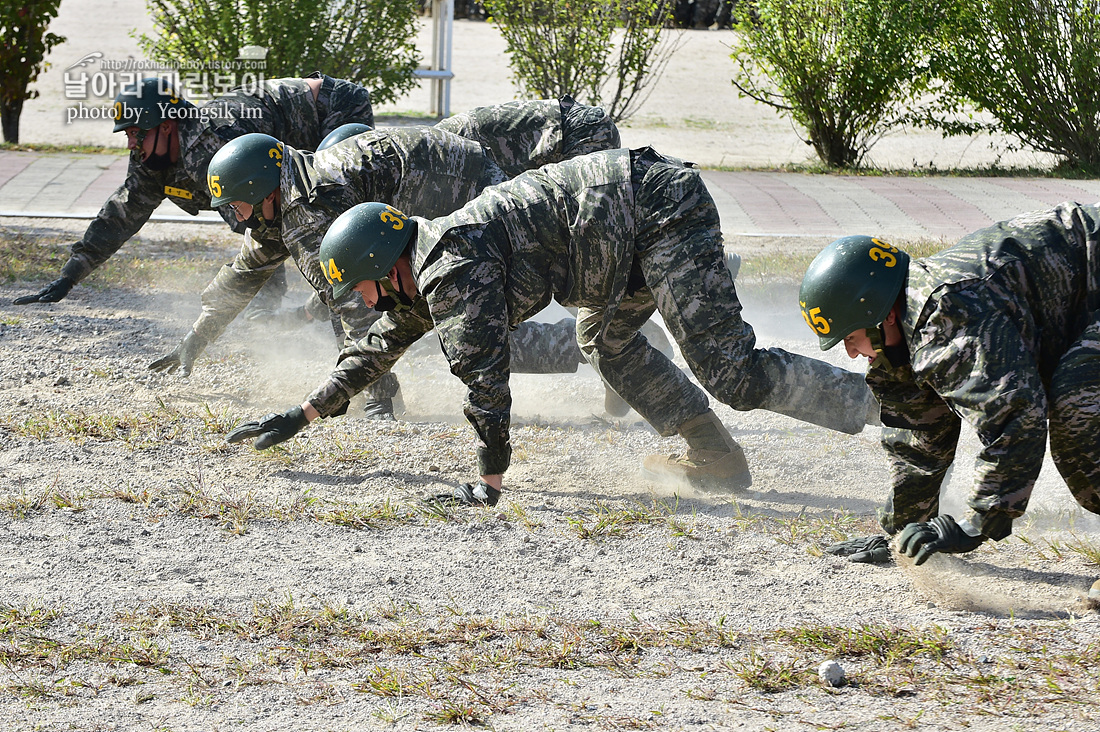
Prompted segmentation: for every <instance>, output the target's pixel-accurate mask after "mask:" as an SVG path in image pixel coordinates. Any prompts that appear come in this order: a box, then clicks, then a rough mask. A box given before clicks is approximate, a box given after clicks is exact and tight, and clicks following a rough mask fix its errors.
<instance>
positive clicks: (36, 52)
mask: <svg viewBox="0 0 1100 732" xmlns="http://www.w3.org/2000/svg"><path fill="white" fill-rule="evenodd" d="M60 4H61V0H31V1H30V2H26V1H24V2H12V1H11V0H0V41H2V43H0V126H2V127H3V132H4V141H5V142H10V143H12V144H18V143H19V117H20V116H21V115H22V114H23V102H25V101H27V100H28V99H34V98H35V97H37V96H38V92H37V91H35V90H33V89H31V90H28V89H27V87H28V86H30V85H31V84H33V83H34V82H35V81H36V80H37V79H38V75H39V74H40V73H42V70H43V69H44V68H45V67H46V63H45V58H46V54H48V53H49V52H50V49H52V48H53V47H54V46H56V45H57V44H59V43H63V42H64V41H65V39H64V38H62V37H61V36H59V35H55V34H53V33H47V32H46V28H48V27H49V25H50V21H51V20H53V19H54V18H55V17H57V8H58V6H59V5H60Z"/></svg>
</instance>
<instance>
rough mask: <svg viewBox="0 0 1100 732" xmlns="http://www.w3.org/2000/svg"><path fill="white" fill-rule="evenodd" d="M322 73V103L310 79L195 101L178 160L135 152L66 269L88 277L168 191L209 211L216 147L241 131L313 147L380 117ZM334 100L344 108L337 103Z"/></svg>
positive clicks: (365, 100)
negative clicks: (149, 159)
mask: <svg viewBox="0 0 1100 732" xmlns="http://www.w3.org/2000/svg"><path fill="white" fill-rule="evenodd" d="M322 78H323V79H324V81H323V82H322V86H321V92H320V94H319V95H318V99H317V101H316V102H315V101H314V99H313V94H312V92H311V91H310V88H309V85H308V84H307V83H306V81H305V80H304V79H271V80H268V81H265V82H263V83H262V84H261V85H260V86H259V87H257V88H254V89H235V90H233V91H231V92H230V93H228V94H226V95H224V96H221V97H218V98H217V99H215V100H213V101H211V102H208V103H206V104H204V105H202V106H201V107H194V108H191V109H190V110H189V111H190V113H191V114H189V115H187V116H182V117H179V118H177V128H178V130H179V148H180V149H179V159H178V160H177V161H176V162H175V163H173V164H172V165H171V166H169V167H168V169H167V170H163V171H159V172H155V171H152V170H149V169H148V168H147V167H146V166H145V165H143V164H142V162H141V154H140V152H139V151H136V150H135V151H133V152H131V153H130V165H129V168H128V170H127V172H126V180H125V181H124V182H123V184H122V185H121V186H120V187H119V188H118V190H116V191H115V192H114V193H113V194H111V196H110V197H109V198H108V199H107V202H106V203H105V204H103V208H101V209H100V211H99V214H98V215H97V216H96V219H95V220H94V221H93V222H92V223H91V224H90V225H89V226H88V229H87V230H86V231H85V232H84V237H83V238H82V239H81V240H80V241H78V242H76V243H75V244H73V246H72V255H71V256H70V258H69V261H68V262H66V263H65V265H64V266H63V267H62V269H61V274H62V276H64V277H68V278H70V279H72V280H74V281H77V282H79V281H80V280H82V279H84V278H85V277H87V276H88V274H89V273H91V272H92V271H93V270H94V269H96V268H97V267H99V266H100V265H102V264H103V263H104V262H105V261H107V260H108V259H109V258H110V257H111V256H112V255H113V254H114V253H115V252H117V251H118V250H119V248H120V247H121V246H122V245H123V244H125V243H126V241H127V240H128V239H129V238H130V237H132V236H133V235H134V234H136V233H137V232H138V231H139V230H140V229H141V227H142V226H144V225H145V222H146V221H148V220H149V217H150V216H151V215H152V214H153V211H154V210H156V208H157V206H159V205H160V204H161V202H162V201H163V200H164V199H165V198H170V199H171V200H172V202H174V203H175V204H176V205H178V206H179V207H180V208H182V209H183V210H184V211H186V212H187V213H189V214H191V215H192V216H194V215H196V214H197V213H198V212H199V211H209V210H210V209H211V206H210V191H209V190H208V189H207V187H206V169H207V167H209V165H210V159H211V158H212V157H214V153H216V152H217V151H218V150H219V149H220V148H221V147H222V145H224V144H225V143H227V142H228V141H230V140H232V139H234V138H236V137H240V136H241V135H244V134H247V133H249V132H263V133H266V134H269V135H272V136H274V137H276V138H278V139H280V140H282V141H284V142H286V143H287V144H289V145H291V146H292V147H296V148H299V149H304V150H312V149H313V148H314V147H316V146H317V144H318V143H320V141H321V140H322V139H323V138H324V136H325V135H327V134H328V133H329V132H331V131H332V130H333V129H335V128H336V127H338V126H340V125H342V124H345V123H347V122H363V123H365V124H371V123H372V122H373V121H374V116H373V114H372V112H371V106H370V93H369V92H368V91H367V90H366V89H364V88H363V87H360V86H358V85H357V84H352V83H351V82H347V81H342V80H339V79H332V78H330V77H322ZM335 104H339V105H340V108H336V107H333V106H331V105H335ZM219 213H221V215H222V218H224V219H225V220H226V222H227V223H228V224H229V225H230V226H231V227H233V229H234V230H235V231H243V228H242V227H241V226H240V225H239V224H238V222H237V220H236V217H234V216H233V214H232V212H231V211H230V210H229V207H228V206H222V207H221V210H220V211H219Z"/></svg>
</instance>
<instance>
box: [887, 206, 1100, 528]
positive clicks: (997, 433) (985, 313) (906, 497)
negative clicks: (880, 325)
mask: <svg viewBox="0 0 1100 732" xmlns="http://www.w3.org/2000/svg"><path fill="white" fill-rule="evenodd" d="M903 303H904V312H903V313H902V316H901V319H900V325H901V329H902V332H903V334H904V343H905V346H906V348H907V349H908V357H909V358H908V360H909V363H904V360H905V359H904V357H903V358H901V359H900V361H902V362H901V363H898V364H896V365H894V361H896V360H899V359H891V363H890V364H886V363H880V361H881V359H880V360H878V361H876V362H875V364H874V365H872V367H871V369H870V370H869V371H868V375H867V381H868V383H869V384H870V385H871V388H872V389H873V390H874V392H875V394H876V395H877V396H878V398H879V401H880V402H881V404H882V422H883V426H884V430H883V446H884V447H885V449H886V452H887V455H888V457H889V460H890V466H891V474H892V481H891V482H892V485H891V489H892V490H891V495H890V498H889V500H888V502H887V504H886V506H885V508H884V509H883V510H882V511H880V516H879V518H880V521H881V523H882V526H883V528H884V529H886V531H887V532H889V533H896V532H897V531H899V530H901V529H902V528H903V527H904V526H905V525H906V524H908V523H910V522H913V521H926V520H929V519H930V518H933V517H935V516H936V515H937V514H938V513H939V491H940V485H941V483H942V481H943V478H944V476H945V475H946V473H947V470H948V468H949V467H950V466H951V464H952V462H953V461H954V458H955V447H956V444H957V442H958V437H959V433H960V429H961V423H962V420H963V419H965V420H966V421H967V422H968V423H969V424H970V425H972V426H973V427H974V429H975V431H976V432H977V435H978V438H979V440H980V441H981V444H982V449H981V451H980V452H979V454H978V457H977V459H976V462H975V470H974V473H975V478H974V489H973V491H972V493H971V495H970V498H969V500H968V504H969V506H970V508H971V509H972V511H973V513H972V515H970V516H968V517H967V518H968V519H969V520H970V522H971V523H972V524H973V525H974V526H975V527H977V528H978V529H980V530H981V531H982V533H983V534H984V535H985V536H987V537H989V538H991V539H1002V538H1004V537H1005V536H1007V535H1008V534H1009V533H1011V523H1012V519H1014V518H1016V517H1018V516H1020V515H1021V514H1023V512H1024V510H1025V509H1026V508H1027V503H1028V499H1029V498H1030V496H1031V491H1032V489H1033V488H1034V485H1035V479H1036V478H1037V476H1038V474H1039V470H1040V467H1041V465H1042V460H1043V455H1044V452H1045V446H1046V439H1047V421H1048V419H1049V420H1050V439H1051V452H1052V455H1053V457H1054V461H1055V464H1056V465H1057V466H1058V469H1059V471H1060V472H1061V474H1062V476H1063V477H1064V478H1065V479H1066V482H1067V484H1068V485H1069V486H1070V490H1071V491H1072V492H1073V495H1074V497H1075V498H1076V499H1077V501H1078V502H1079V503H1080V504H1081V505H1082V506H1084V507H1085V508H1087V509H1088V510H1090V511H1093V512H1097V511H1098V509H1100V498H1098V490H1100V467H1098V462H1097V461H1098V454H1100V451H1098V448H1097V445H1098V444H1100V440H1098V436H1100V409H1098V406H1097V403H1098V399H1097V397H1098V396H1100V323H1098V321H1100V211H1098V209H1097V207H1096V206H1080V205H1077V204H1074V203H1064V204H1061V205H1059V206H1058V207H1056V208H1054V209H1051V210H1048V211H1040V212H1036V213H1030V214H1025V215H1022V216H1019V217H1017V218H1015V219H1012V220H1009V221H1004V222H1001V223H999V224H996V225H994V226H991V227H988V228H985V229H982V230H980V231H977V232H974V233H973V234H970V235H968V236H966V237H964V238H963V239H961V240H959V242H958V243H957V244H955V246H953V247H951V248H949V249H946V250H944V251H942V252H940V253H938V254H935V255H933V256H931V257H928V258H927V259H923V260H917V261H913V262H910V265H909V279H908V284H907V286H906V292H905V297H904V300H903ZM903 350H904V349H903Z"/></svg>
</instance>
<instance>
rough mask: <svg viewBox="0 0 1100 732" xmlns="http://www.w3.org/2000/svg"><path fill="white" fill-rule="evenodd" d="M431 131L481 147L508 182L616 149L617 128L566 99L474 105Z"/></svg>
mask: <svg viewBox="0 0 1100 732" xmlns="http://www.w3.org/2000/svg"><path fill="white" fill-rule="evenodd" d="M436 129H440V130H445V131H447V132H450V133H453V134H455V135H459V136H461V137H465V138H468V139H470V140H476V141H477V142H479V143H481V145H482V146H483V147H484V148H485V150H486V152H487V153H488V154H489V157H491V158H492V159H493V160H494V161H495V162H496V164H497V165H499V166H500V168H501V170H503V171H504V173H505V175H507V176H508V177H509V178H514V177H516V176H517V175H519V174H520V173H522V172H524V171H527V170H533V169H535V168H541V167H542V166H543V165H546V164H548V163H560V162H561V161H563V160H568V159H570V158H574V157H577V156H578V155H587V154H588V153H592V152H598V151H600V150H613V149H615V148H617V147H619V145H620V142H619V128H618V127H616V126H615V123H614V122H613V121H612V120H611V117H609V116H608V115H607V113H606V112H604V111H603V109H601V108H600V107H589V106H587V105H584V104H579V103H578V102H577V101H576V100H575V99H573V98H572V97H570V96H564V97H562V98H561V99H559V100H553V99H540V100H535V101H526V102H508V103H506V104H498V105H494V106H489V107H477V108H475V109H471V110H470V111H468V112H463V113H461V114H456V115H454V116H453V117H448V118H447V119H445V120H443V121H442V122H439V123H438V124H437V125H436ZM417 215H420V214H417Z"/></svg>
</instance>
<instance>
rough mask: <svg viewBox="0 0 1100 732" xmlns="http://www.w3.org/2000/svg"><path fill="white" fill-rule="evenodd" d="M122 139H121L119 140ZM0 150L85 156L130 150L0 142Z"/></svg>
mask: <svg viewBox="0 0 1100 732" xmlns="http://www.w3.org/2000/svg"><path fill="white" fill-rule="evenodd" d="M120 139H123V138H120ZM0 150H9V151H12V152H37V153H81V154H85V155H118V156H120V157H121V156H123V155H128V154H129V153H130V150H129V149H128V148H126V147H125V146H123V147H102V146H100V145H51V144H49V143H44V142H29V143H25V144H19V145H15V144H12V143H10V142H0Z"/></svg>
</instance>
